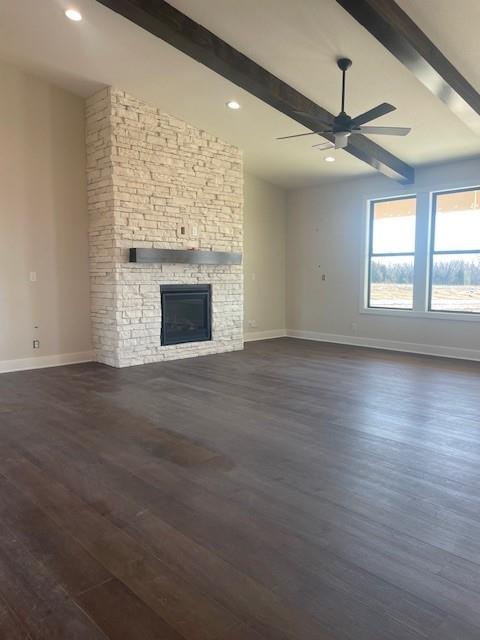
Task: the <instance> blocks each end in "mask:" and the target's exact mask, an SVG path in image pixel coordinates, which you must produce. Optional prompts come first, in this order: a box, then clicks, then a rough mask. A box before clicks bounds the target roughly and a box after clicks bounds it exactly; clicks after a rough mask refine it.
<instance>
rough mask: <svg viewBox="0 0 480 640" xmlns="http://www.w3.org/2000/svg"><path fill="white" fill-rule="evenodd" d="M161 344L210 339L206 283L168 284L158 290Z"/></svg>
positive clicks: (209, 293) (208, 296)
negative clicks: (160, 314) (160, 308)
mask: <svg viewBox="0 0 480 640" xmlns="http://www.w3.org/2000/svg"><path fill="white" fill-rule="evenodd" d="M160 297H161V304H162V330H161V336H160V338H161V344H162V345H168V344H180V343H183V342H200V341H204V340H211V339H212V304H211V286H210V285H209V284H193V285H192V284H186V285H181V284H171V285H170V284H169V285H162V286H161V287H160Z"/></svg>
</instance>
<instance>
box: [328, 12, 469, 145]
mask: <svg viewBox="0 0 480 640" xmlns="http://www.w3.org/2000/svg"><path fill="white" fill-rule="evenodd" d="M337 2H338V4H339V5H341V6H342V7H343V8H344V9H345V10H346V11H348V13H349V14H350V15H351V16H352V17H353V18H355V20H356V21H357V22H359V23H360V24H361V25H362V26H364V27H365V29H367V31H369V32H370V33H371V34H372V35H373V36H375V38H376V39H377V40H378V41H379V42H381V43H382V44H383V46H384V47H385V48H386V49H388V50H389V51H390V53H392V54H393V55H394V56H395V57H396V58H397V60H399V61H400V62H401V63H402V64H403V65H404V66H405V67H407V69H409V70H410V71H411V72H412V73H413V74H414V76H415V77H416V78H417V79H418V80H420V82H421V83H422V84H423V85H424V86H425V87H427V89H429V91H431V92H432V93H433V94H434V95H435V96H437V98H440V100H441V101H442V102H444V103H445V104H446V105H447V106H448V108H449V109H450V110H451V111H452V112H453V113H455V115H456V116H458V117H459V118H460V119H461V120H462V121H463V122H464V123H465V124H466V125H467V126H468V127H470V128H471V129H472V130H474V131H475V132H477V133H480V94H479V93H478V92H477V91H476V90H475V89H474V88H473V87H472V85H471V84H470V83H469V82H468V81H467V80H466V79H465V78H464V77H463V76H462V75H461V73H459V71H458V70H457V69H456V68H455V67H454V66H453V65H452V64H451V63H450V62H449V61H448V60H447V58H446V57H445V56H444V55H443V54H442V52H441V51H440V50H439V49H438V48H437V47H436V46H435V45H434V44H433V42H432V41H431V40H430V39H429V38H428V37H427V36H426V35H425V33H424V32H423V31H422V30H421V29H420V28H419V27H418V26H417V25H416V24H415V23H414V22H413V20H412V19H411V18H410V17H409V16H408V15H407V14H406V13H405V11H403V9H401V8H400V7H399V6H398V4H397V3H396V2H395V1H394V0H337Z"/></svg>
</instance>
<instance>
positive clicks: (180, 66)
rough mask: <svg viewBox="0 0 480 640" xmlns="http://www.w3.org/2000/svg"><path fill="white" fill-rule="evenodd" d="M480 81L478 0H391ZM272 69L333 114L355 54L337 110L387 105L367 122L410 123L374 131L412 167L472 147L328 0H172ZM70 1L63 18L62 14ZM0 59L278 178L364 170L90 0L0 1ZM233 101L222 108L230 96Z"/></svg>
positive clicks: (293, 181)
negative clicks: (167, 120)
mask: <svg viewBox="0 0 480 640" xmlns="http://www.w3.org/2000/svg"><path fill="white" fill-rule="evenodd" d="M398 2H399V4H400V5H401V6H402V7H403V8H404V9H405V10H406V11H407V12H408V13H409V15H410V16H411V17H412V18H413V19H414V20H415V21H416V22H417V23H418V24H419V26H420V27H421V28H422V29H423V30H424V31H425V32H426V33H427V35H429V37H431V38H432V39H433V40H434V42H435V43H436V44H437V46H438V47H439V48H440V49H441V50H442V51H443V52H444V53H445V54H446V55H447V56H448V57H449V58H450V60H451V62H452V63H453V64H455V65H456V66H457V67H458V68H459V70H460V72H461V73H463V74H464V75H465V76H466V78H467V80H469V81H470V82H471V83H472V84H473V85H474V86H475V87H476V88H477V89H478V90H480V68H479V67H478V63H477V61H478V60H479V59H480V39H479V38H478V23H479V19H480V2H478V0H456V2H452V0H422V2H419V1H418V0H398ZM171 4H173V5H174V6H175V7H177V8H178V9H180V10H181V11H183V12H184V13H186V14H187V15H189V16H190V17H192V18H193V19H195V20H196V21H198V22H200V23H201V24H203V25H204V26H205V27H207V28H209V29H210V30H211V31H213V32H214V33H216V34H217V35H218V36H220V37H221V38H223V39H224V40H226V41H227V42H229V43H230V44H231V45H233V46H234V47H236V48H237V49H239V50H240V51H242V52H243V53H245V54H247V55H248V56H249V57H251V58H253V59H254V60H255V61H256V62H258V63H259V64H261V65H263V66H264V67H265V68H267V69H268V70H269V71H270V72H272V73H274V74H275V75H277V76H278V77H280V78H281V79H282V80H284V81H286V82H288V83H289V84H291V85H292V86H293V87H295V88H296V89H298V90H299V91H300V92H302V93H304V94H305V95H306V96H308V97H309V98H311V99H313V100H314V101H315V102H317V103H318V104H320V105H322V106H323V107H325V108H327V109H328V110H329V111H331V112H333V113H337V112H338V111H339V100H340V75H339V71H338V69H337V68H336V65H335V59H336V58H337V57H338V56H339V55H343V56H348V57H351V58H352V59H353V61H354V64H353V67H352V69H351V71H350V72H349V78H348V88H347V110H348V112H349V113H351V114H352V115H355V114H357V113H360V112H362V111H365V110H366V109H368V108H370V107H372V106H374V105H376V104H377V103H379V102H383V101H387V102H391V103H392V104H395V105H396V106H397V111H396V112H394V113H392V114H389V115H387V116H385V117H383V118H382V119H381V120H378V121H377V122H376V124H385V125H399V126H411V127H413V131H412V133H411V134H410V135H409V136H408V137H407V138H386V137H381V138H380V137H377V138H372V139H374V140H375V141H376V142H377V143H379V144H381V145H382V146H384V147H385V148H386V149H388V150H389V151H391V152H393V153H395V154H396V155H397V156H398V157H400V158H401V159H402V160H404V161H405V162H408V163H409V164H412V165H414V166H418V165H421V164H426V163H432V162H441V161H444V160H451V159H455V158H464V157H468V156H473V155H477V154H480V137H479V136H478V135H476V134H474V133H473V132H472V131H471V130H470V129H468V128H467V127H466V126H465V125H464V124H463V123H462V122H461V121H460V120H458V119H457V118H456V117H455V116H454V115H453V114H452V113H450V111H449V110H448V109H447V108H446V107H445V106H444V105H443V104H442V103H441V102H440V101H439V100H438V99H437V98H435V97H434V96H433V95H431V94H430V93H429V92H428V91H427V90H426V89H425V88H424V87H423V86H422V85H421V84H420V83H419V82H418V81H417V80H416V79H415V78H414V77H413V75H412V74H411V73H410V72H409V71H408V70H407V69H405V68H404V67H403V66H402V65H401V64H400V63H399V62H397V61H396V59H395V58H394V57H393V56H392V55H391V54H389V53H388V52H387V51H386V50H385V49H384V48H383V47H382V46H381V45H380V44H379V43H378V42H377V41H376V40H375V39H374V38H373V37H372V36H370V35H369V34H368V33H367V32H366V31H365V30H364V29H363V28H362V27H361V26H359V25H358V24H357V23H356V22H355V21H354V20H353V18H351V17H350V16H349V15H348V14H347V13H346V12H345V11H344V10H343V9H342V8H341V7H340V6H339V5H338V4H337V3H336V2H335V0H242V1H239V0H202V1H201V2H199V1H198V0H171ZM67 6H75V7H76V8H78V9H79V10H80V11H81V12H82V14H83V16H84V20H83V21H82V22H81V23H73V22H70V21H69V20H67V19H66V18H65V17H64V15H63V12H64V10H65V8H66V7H67ZM0 58H2V59H4V60H7V61H10V62H13V63H15V64H17V65H19V66H21V67H23V68H26V69H28V70H31V71H32V72H34V73H36V74H39V75H42V76H44V77H47V78H49V79H51V80H52V81H54V82H55V83H57V84H59V85H61V86H63V87H65V88H67V89H69V90H71V91H74V92H75V93H78V94H80V95H84V96H86V95H89V94H91V93H93V92H94V91H95V90H96V89H97V88H100V87H101V86H104V85H109V84H111V85H114V86H116V87H117V88H120V89H124V90H126V91H128V92H130V93H132V94H134V95H136V96H138V97H140V98H143V99H144V100H147V101H148V102H151V103H153V104H156V105H158V106H159V107H161V108H162V109H164V110H165V111H169V112H171V113H173V114H175V115H178V116H179V117H182V118H184V119H185V120H187V121H189V122H191V123H192V124H194V125H196V126H199V127H201V128H204V129H207V130H208V131H210V132H212V133H213V134H215V135H218V136H220V137H222V138H224V139H225V140H228V141H230V142H232V143H234V144H236V145H238V146H239V147H241V148H242V149H243V150H244V154H245V162H246V167H247V169H248V170H250V171H252V172H254V173H257V174H258V175H260V176H262V177H264V178H266V179H267V180H270V181H271V182H274V183H276V184H280V185H283V186H286V187H296V186H303V185H311V184H318V183H321V182H324V181H329V180H332V179H340V178H344V177H347V176H356V175H362V174H369V173H373V170H372V169H371V168H370V167H368V166H367V165H366V164H364V163H362V162H360V161H359V160H357V159H355V158H353V157H352V156H350V154H348V153H346V152H344V151H336V152H335V156H336V158H337V161H336V162H335V163H331V164H329V163H326V162H324V161H323V156H324V155H325V153H321V152H318V151H316V150H313V149H312V148H311V145H312V144H314V143H315V142H320V141H321V140H320V139H319V138H314V137H313V136H312V138H309V137H307V138H303V139H299V140H294V141H284V142H279V141H276V140H275V137H276V136H279V135H288V134H293V133H297V132H301V131H304V129H303V128H302V127H301V126H300V125H298V124H296V123H295V122H294V121H292V120H291V119H289V118H288V117H286V116H284V115H282V114H280V113H279V112H277V111H275V110H274V109H273V108H271V107H269V106H267V105H265V104H264V103H262V102H261V101H260V100H258V99H256V98H254V97H252V96H250V95H249V94H247V93H246V92H244V91H242V90H241V89H238V88H237V87H236V86H235V85H233V84H231V83H230V82H228V81H227V80H225V79H223V78H221V77H220V76H218V75H217V74H215V73H214V72H212V71H210V70H208V69H207V68H206V67H203V66H202V65H200V64H199V63H197V62H195V61H193V60H191V59H190V58H188V57H187V56H185V55H184V54H182V53H180V52H178V51H177V50H175V49H174V48H172V47H171V46H169V45H167V44H165V43H164V42H162V41H161V40H158V39H157V38H155V37H154V36H152V35H150V34H148V33H146V32H145V31H143V30H141V29H140V28H138V27H136V26H135V25H133V24H132V23H130V22H129V21H127V20H125V19H124V18H122V17H120V16H118V15H117V14H115V13H113V12H112V11H110V10H109V9H106V8H105V7H103V6H102V5H100V4H99V3H97V2H96V1H95V0H71V1H68V2H67V0H2V1H1V3H0ZM232 98H235V99H237V100H238V101H239V102H240V103H241V105H242V109H241V110H240V111H236V112H233V111H230V110H229V109H227V108H226V107H225V102H226V101H227V100H229V99H232Z"/></svg>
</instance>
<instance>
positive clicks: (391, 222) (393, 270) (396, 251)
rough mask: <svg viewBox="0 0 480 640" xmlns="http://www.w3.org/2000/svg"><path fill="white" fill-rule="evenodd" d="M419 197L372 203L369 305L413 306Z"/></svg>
mask: <svg viewBox="0 0 480 640" xmlns="http://www.w3.org/2000/svg"><path fill="white" fill-rule="evenodd" d="M415 224H416V199H415V197H411V196H408V197H405V198H396V199H394V200H377V201H374V202H371V203H370V229H369V232H370V234H369V264H368V301H367V304H368V307H370V308H376V309H410V310H411V309H413V273H414V263H415Z"/></svg>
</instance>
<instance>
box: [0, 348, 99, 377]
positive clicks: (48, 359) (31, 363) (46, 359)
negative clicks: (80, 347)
mask: <svg viewBox="0 0 480 640" xmlns="http://www.w3.org/2000/svg"><path fill="white" fill-rule="evenodd" d="M93 359H94V353H93V351H80V352H79V353H61V354H58V355H54V356H38V357H37V358H19V359H17V360H0V373H9V372H11V371H26V370H28V369H45V368H47V367H59V366H61V365H65V364H79V363H80V362H91V361H92V360H93Z"/></svg>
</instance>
